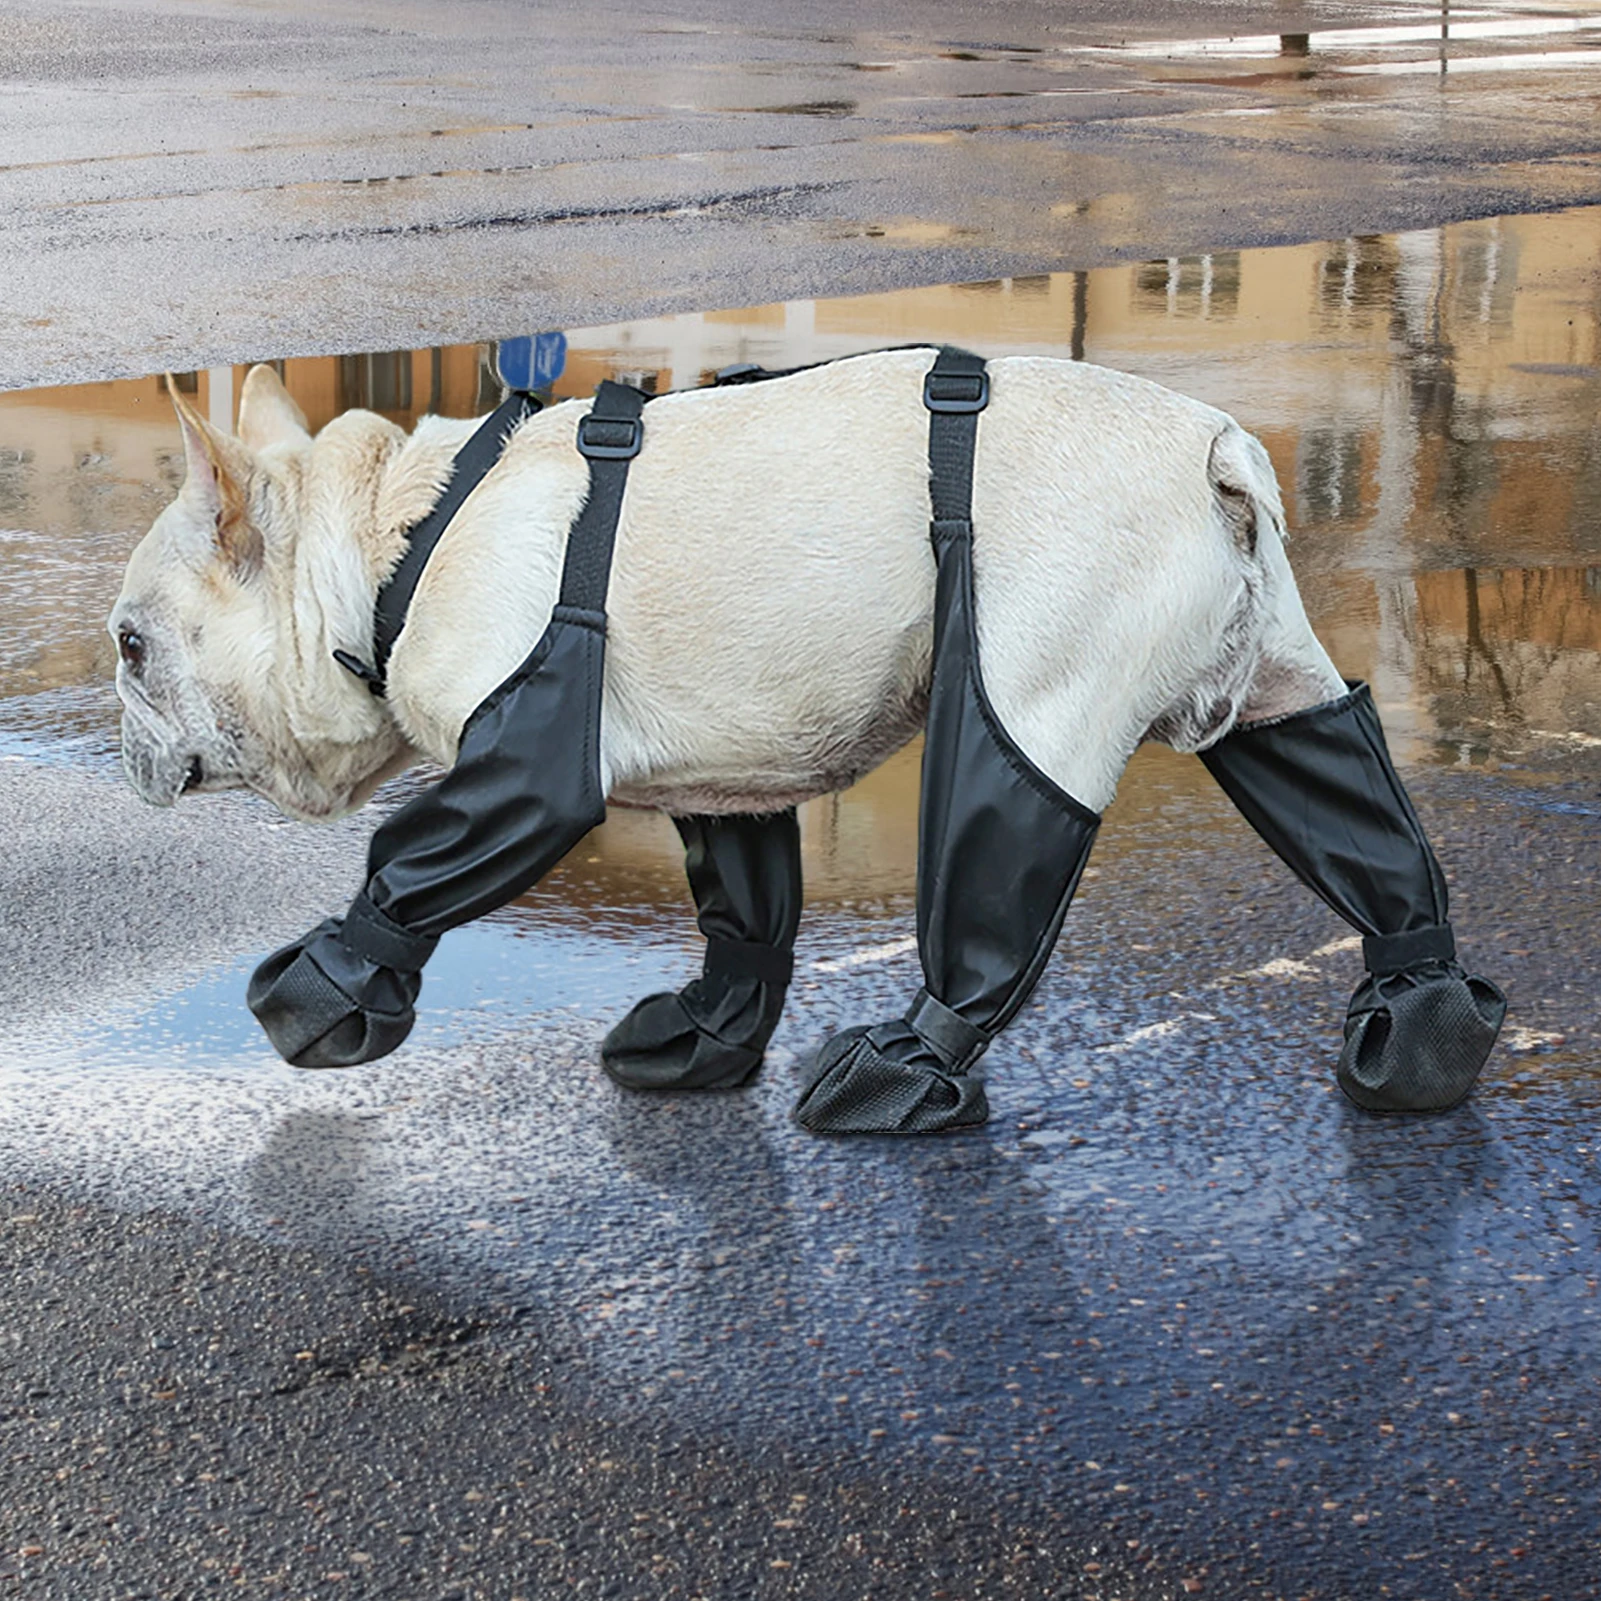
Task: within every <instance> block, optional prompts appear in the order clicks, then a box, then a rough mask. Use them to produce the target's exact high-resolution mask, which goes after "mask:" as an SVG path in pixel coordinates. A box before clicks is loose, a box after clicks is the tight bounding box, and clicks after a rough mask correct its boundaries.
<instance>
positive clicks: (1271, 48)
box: [1089, 7, 1601, 73]
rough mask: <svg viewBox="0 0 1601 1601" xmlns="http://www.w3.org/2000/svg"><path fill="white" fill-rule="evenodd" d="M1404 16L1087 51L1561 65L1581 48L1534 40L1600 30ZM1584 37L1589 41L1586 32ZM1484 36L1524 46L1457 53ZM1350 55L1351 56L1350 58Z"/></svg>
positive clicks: (1600, 61) (1415, 64) (1320, 66)
mask: <svg viewBox="0 0 1601 1601" xmlns="http://www.w3.org/2000/svg"><path fill="white" fill-rule="evenodd" d="M1418 16H1419V20H1418V21H1416V22H1412V23H1402V24H1391V25H1388V26H1377V27H1361V28H1322V29H1319V30H1317V31H1315V32H1309V33H1263V34H1244V35H1234V36H1229V37H1222V38H1210V39H1158V40H1144V41H1139V42H1137V43H1133V44H1120V45H1107V46H1102V47H1100V48H1098V49H1096V50H1094V51H1091V52H1089V53H1090V54H1095V55H1102V56H1107V57H1110V58H1113V59H1121V60H1134V61H1186V60H1218V61H1250V62H1256V61H1261V60H1266V59H1272V58H1278V59H1280V60H1281V61H1283V62H1284V63H1286V64H1287V65H1290V66H1292V67H1295V68H1297V69H1300V68H1303V67H1305V65H1306V64H1307V63H1309V62H1312V63H1315V70H1320V71H1322V70H1330V69H1332V70H1334V71H1338V72H1345V73H1373V72H1381V73H1383V72H1396V73H1404V72H1411V71H1436V72H1437V71H1439V70H1440V63H1441V61H1442V60H1448V61H1449V65H1450V68H1451V70H1453V71H1454V70H1457V69H1458V68H1462V69H1466V70H1472V68H1473V66H1474V64H1475V63H1479V64H1481V65H1480V70H1484V67H1483V65H1482V64H1484V63H1487V62H1491V61H1493V62H1495V63H1496V64H1497V65H1498V66H1515V65H1522V66H1526V67H1540V68H1543V67H1546V66H1550V65H1553V64H1566V62H1565V61H1564V60H1563V58H1564V56H1567V55H1572V56H1576V57H1581V58H1582V57H1583V56H1584V52H1582V51H1581V52H1561V51H1551V50H1543V49H1541V48H1539V44H1540V42H1541V41H1546V40H1552V39H1559V38H1560V39H1572V38H1578V37H1583V36H1585V35H1591V36H1601V20H1597V19H1596V18H1595V17H1591V16H1583V17H1549V16H1529V15H1514V16H1506V15H1499V16H1497V15H1491V14H1488V13H1486V12H1485V11H1482V10H1475V11H1466V12H1463V11H1458V12H1457V13H1455V14H1452V13H1451V11H1450V9H1449V8H1448V7H1446V8H1442V9H1440V10H1434V11H1432V12H1421V13H1419V14H1418ZM1591 42H1594V40H1593V39H1592V41H1591ZM1484 43H1493V44H1497V45H1500V44H1514V45H1517V44H1524V43H1527V44H1529V45H1530V46H1531V48H1530V49H1529V50H1528V51H1527V52H1526V53H1520V54H1517V55H1502V56H1496V57H1488V56H1474V55H1471V54H1463V53H1462V52H1463V47H1464V46H1467V47H1472V46H1476V45H1481V44H1484ZM1423 50H1430V51H1432V52H1434V57H1433V59H1432V60H1430V61H1427V62H1424V61H1413V60H1400V61H1397V60H1389V61H1385V60H1379V61H1373V60H1368V59H1365V58H1369V57H1375V56H1378V57H1383V56H1394V55H1398V54H1399V55H1406V56H1408V57H1416V56H1418V55H1419V54H1420V53H1421V52H1422V51H1423ZM1353 58H1355V59H1353ZM1584 64H1587V65H1591V66H1595V65H1601V58H1597V57H1595V56H1590V57H1589V58H1588V60H1587V61H1586V62H1585V63H1584Z"/></svg>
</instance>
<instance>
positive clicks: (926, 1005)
mask: <svg viewBox="0 0 1601 1601" xmlns="http://www.w3.org/2000/svg"><path fill="white" fill-rule="evenodd" d="M906 1024H907V1027H908V1028H910V1029H911V1031H912V1032H913V1033H914V1034H915V1035H916V1036H917V1037H918V1038H919V1039H920V1040H921V1041H922V1042H923V1043H924V1044H925V1045H926V1046H927V1047H928V1048H929V1049H930V1050H931V1051H932V1052H933V1053H934V1054H935V1055H936V1056H937V1057H938V1058H939V1059H940V1060H941V1061H942V1062H943V1063H944V1064H945V1065H946V1067H947V1068H949V1069H950V1071H951V1072H953V1073H959V1072H961V1070H962V1068H963V1067H965V1066H966V1064H967V1063H968V1062H969V1061H970V1060H971V1059H972V1058H973V1057H975V1056H976V1055H978V1053H979V1052H980V1051H982V1050H983V1049H984V1047H985V1046H986V1045H988V1044H989V1035H988V1034H986V1033H985V1032H984V1030H983V1029H981V1028H978V1027H976V1026H975V1025H974V1024H972V1023H969V1022H968V1021H967V1019H966V1018H965V1017H963V1016H961V1015H960V1013H957V1012H953V1011H952V1010H951V1009H950V1007H948V1006H947V1005H945V1003H944V1002H943V1001H936V1000H935V999H934V997H933V996H932V995H930V994H929V993H928V991H927V990H926V989H920V990H919V991H918V992H917V994H916V995H915V996H914V997H913V998H912V1004H911V1005H910V1006H909V1007H908V1008H907V1010H906Z"/></svg>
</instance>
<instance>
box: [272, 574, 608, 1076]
mask: <svg viewBox="0 0 1601 1601" xmlns="http://www.w3.org/2000/svg"><path fill="white" fill-rule="evenodd" d="M604 638H605V618H604V616H602V615H601V614H600V613H598V612H590V611H583V610H579V609H575V608H570V607H566V606H558V607H557V608H556V612H555V615H554V617H553V618H552V620H551V624H550V626H549V628H547V629H546V631H545V634H544V636H543V637H542V638H541V640H540V642H539V644H538V646H536V647H535V650H534V652H533V654H532V655H531V656H530V657H529V658H528V660H527V661H526V662H524V664H523V665H522V667H520V668H519V669H518V670H517V672H516V673H514V674H513V675H512V676H511V677H510V678H509V679H507V680H506V682H505V683H504V684H502V685H501V686H500V687H499V688H498V689H497V690H496V691H495V692H494V693H493V694H492V695H491V696H490V697H489V698H488V699H487V700H486V701H485V702H484V703H483V704H482V705H481V706H480V707H479V708H478V710H477V711H476V712H474V713H473V716H472V718H471V719H470V720H469V721H468V724H467V727H466V729H465V730H464V731H463V734H462V739H461V746H460V751H459V754H458V756H457V759H456V765H455V766H454V767H453V768H452V769H451V770H450V771H449V772H448V773H447V774H446V775H445V776H444V777H443V778H442V779H441V780H440V781H439V782H438V783H437V784H436V785H434V787H433V788H432V789H430V790H429V791H427V792H426V793H425V794H423V795H420V796H419V797H418V798H417V799H416V800H414V801H412V802H411V803H410V804H409V805H407V806H404V807H402V808H401V809H400V810H399V811H398V812H396V813H395V814H394V815H393V816H392V817H390V818H389V819H388V820H387V821H386V822H385V823H384V824H383V825H382V827H380V828H379V829H378V831H377V832H376V833H375V834H374V835H373V839H372V844H371V846H370V848H369V850H368V855H367V883H366V886H365V888H364V889H363V890H362V892H361V894H359V895H358V896H357V897H356V899H355V901H354V902H353V903H352V905H351V907H350V910H349V912H348V913H347V914H346V915H345V916H344V917H343V918H342V919H340V918H331V919H329V920H328V921H327V922H324V923H322V924H320V925H319V926H318V927H316V928H314V929H313V930H312V931H311V932H310V933H309V934H307V935H306V936H305V937H304V938H302V939H300V940H297V941H296V942H295V943H294V944H293V945H288V946H285V947H284V948H283V949H282V950H280V951H278V952H276V953H275V954H274V955H272V956H270V957H268V959H267V960H266V961H265V962H263V963H262V965H261V966H260V967H259V968H258V969H257V970H256V973H255V976H254V977H253V978H252V979H251V981H250V990H249V996H248V1000H249V1004H250V1009H251V1010H252V1011H253V1012H254V1013H255V1014H256V1017H257V1019H258V1020H259V1021H260V1023H261V1025H262V1027H263V1028H264V1029H265V1030H266V1031H267V1036H268V1038H269V1039H271V1041H272V1043H273V1045H274V1046H275V1047H276V1048H277V1050H278V1052H279V1054H280V1055H281V1056H282V1057H283V1058H284V1059H285V1060H286V1061H288V1062H290V1063H291V1064H293V1065H294V1066H296V1067H353V1066H355V1065H356V1064H357V1063H359V1062H370V1061H374V1060H375V1059H377V1058H378V1057H380V1056H386V1055H387V1054H388V1053H389V1052H390V1051H392V1050H394V1049H395V1047H396V1046H397V1045H399V1044H400V1043H401V1041H402V1040H404V1039H405V1037H406V1035H407V1034H408V1033H410V1031H411V1027H412V1023H413V1022H414V1021H415V1011H414V1007H415V1004H416V1000H417V995H418V992H419V990H420V989H421V986H422V976H421V975H422V969H423V966H424V964H425V963H426V962H427V960H428V958H429V956H430V955H432V953H433V949H434V946H435V945H436V944H437V943H438V941H439V936H440V935H441V934H443V933H444V932H445V931H446V930H447V929H450V928H454V927H456V926H457V925H458V924H460V923H465V922H469V921H470V920H471V919H473V918H475V917H480V916H482V915H483V914H484V913H485V912H488V911H491V910H493V909H494V908H495V907H497V906H502V905H504V904H505V903H506V902H507V901H509V900H511V899H512V898H513V897H514V896H516V895H520V894H521V893H522V892H523V891H524V890H525V889H527V888H528V887H529V886H530V885H531V884H533V883H535V882H537V880H539V879H540V878H541V877H543V876H544V874H546V873H547V872H549V871H550V869H551V868H552V867H554V866H555V864H556V863H557V862H559V861H560V860H561V858H562V857H563V856H565V855H566V854H567V852H568V851H569V850H571V849H572V847H573V846H574V845H576V844H577V843H578V841H579V840H580V839H582V838H583V837H584V835H585V834H587V833H588V832H589V830H590V829H591V828H593V827H595V825H596V824H597V823H599V822H601V821H602V820H603V819H604V817H605V815H606V797H605V790H604V788H603V785H602V782H601V777H600V695H601V673H602V665H603V657H604Z"/></svg>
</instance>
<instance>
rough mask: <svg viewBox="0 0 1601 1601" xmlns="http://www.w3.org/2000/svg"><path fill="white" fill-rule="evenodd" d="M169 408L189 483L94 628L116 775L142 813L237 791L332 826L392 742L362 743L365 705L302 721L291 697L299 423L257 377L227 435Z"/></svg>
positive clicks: (363, 789) (378, 773)
mask: <svg viewBox="0 0 1601 1601" xmlns="http://www.w3.org/2000/svg"><path fill="white" fill-rule="evenodd" d="M173 402H174V404H175V406H176V407H177V410H178V418H179V421H180V423H181V424H182V427H183V436H184V454H185V463H186V466H187V469H188V471H187V476H186V477H185V479H184V484H183V488H182V490H181V491H180V492H179V495H178V498H177V499H176V500H175V501H174V502H173V503H172V505H170V506H169V507H168V508H167V509H166V511H164V512H163V513H162V514H161V516H160V517H158V518H157V519H156V522H155V524H154V526H153V527H152V528H151V530H150V532H149V533H148V534H147V535H146V536H145V537H144V539H143V540H141V541H140V543H139V546H138V548H137V549H136V550H135V551H134V553H133V556H132V558H131V559H130V561H129V563H128V571H127V575H126V577H125V579H124V582H123V590H122V595H121V597H120V598H119V599H118V601H117V604H116V607H115V608H114V609H113V611H112V613H111V617H110V621H109V624H108V626H109V628H110V631H111V635H112V638H113V639H115V640H116V642H117V654H118V664H117V694H118V695H119V697H120V698H121V700H122V705H123V719H122V760H123V767H124V769H125V770H126V772H127V775H128V779H129V781H130V782H131V783H132V785H133V787H134V788H135V789H136V790H137V791H138V792H139V794H140V795H141V796H142V797H143V798H144V799H145V800H147V801H149V802H151V803H152V804H153V805H156V806H170V805H172V803H173V802H174V801H175V800H176V799H177V798H178V797H179V796H180V795H184V794H188V793H190V792H192V791H197V790H201V791H204V790H222V789H239V788H247V789H251V790H254V791H256V793H258V794H260V795H263V796H265V797H266V798H267V799H268V800H270V801H272V802H273V804H274V805H275V806H277V807H278V808H279V810H280V811H282V812H284V813H285V814H287V815H288V816H291V817H297V818H305V819H311V820H321V819H326V818H329V817H333V816H337V815H339V814H340V813H343V812H346V811H349V810H350V809H351V808H352V807H354V806H358V805H360V804H361V803H362V802H363V801H365V800H366V798H367V796H368V795H369V794H370V793H371V791H372V789H373V788H374V787H375V785H376V783H377V780H378V778H381V777H383V776H385V774H386V772H387V771H389V770H392V769H393V766H394V757H395V749H394V746H395V744H396V739H395V737H394V736H393V734H389V735H387V736H381V737H379V738H377V739H376V740H375V739H374V737H373V717H374V714H373V712H372V711H371V709H370V706H369V705H367V704H364V703H366V702H370V697H367V696H365V695H364V694H362V695H350V696H349V697H348V698H347V699H346V700H345V701H344V702H343V703H341V702H340V698H339V695H338V694H337V692H336V693H335V695H334V696H333V697H332V698H331V699H332V702H333V704H331V705H330V704H329V701H330V697H328V696H323V697H321V698H320V700H318V702H317V704H316V706H315V709H314V710H313V711H312V712H311V713H309V714H308V713H307V711H306V710H305V708H304V707H303V706H299V703H298V702H297V701H296V699H295V695H296V684H297V682H298V677H297V668H296V652H295V641H294V637H293V636H294V632H295V627H294V615H293V614H294V608H295V598H294V595H293V593H292V584H293V581H294V569H295V522H296V517H297V514H298V503H297V502H298V492H297V486H298V485H299V484H300V483H301V480H302V475H303V471H304V462H305V459H306V453H307V452H308V451H309V449H310V447H311V437H310V435H309V434H308V433H307V432H306V429H305V419H304V418H303V417H302V416H301V415H300V411H299V408H298V407H297V406H296V405H295V403H294V402H293V401H292V400H291V399H290V398H289V395H288V393H287V392H286V391H285V390H284V389H283V386H282V385H281V384H280V383H279V382H278V379H277V377H276V375H274V374H273V372H272V370H271V369H270V368H266V367H258V368H256V369H255V370H254V371H252V373H251V374H250V376H249V378H248V379H247V380H246V382H245V387H244V392H243V395H242V397H241V405H240V416H239V434H240V437H239V438H237V439H236V438H234V437H233V436H231V435H228V434H224V433H221V432H219V431H217V430H216V429H214V428H212V427H210V426H209V425H208V424H207V423H205V422H204V421H203V420H202V419H201V418H200V417H199V416H198V415H197V414H196V413H195V412H194V411H193V410H192V409H191V408H190V407H189V406H188V405H187V404H186V403H185V402H184V401H183V399H182V397H181V396H179V395H178V394H177V393H176V392H174V393H173ZM369 604H370V603H369ZM352 702H354V703H355V710H354V711H352V710H350V709H349V708H350V705H351V703H352ZM341 704H342V705H343V707H344V712H343V716H341ZM297 707H298V710H297ZM353 721H354V722H355V724H356V725H357V726H355V727H352V726H351V724H352V722H353Z"/></svg>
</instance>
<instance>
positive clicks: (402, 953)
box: [339, 893, 439, 973]
mask: <svg viewBox="0 0 1601 1601" xmlns="http://www.w3.org/2000/svg"><path fill="white" fill-rule="evenodd" d="M339 937H340V939H341V940H343V941H344V943H345V944H346V945H348V946H349V947H350V948H351V950H353V951H354V952H355V953H356V954H357V955H358V956H365V957H366V958H367V960H368V961H369V962H377V963H378V965H379V966H380V967H390V968H393V969H394V970H395V971H396V972H397V973H420V972H422V970H423V968H424V967H425V966H426V965H427V962H428V958H429V957H430V956H432V955H433V954H434V948H435V947H436V946H437V945H438V944H439V937H438V935H436V934H413V933H412V932H411V931H410V930H409V929H405V928H402V927H401V926H400V924H399V923H397V922H396V921H395V920H394V918H392V917H388V916H386V915H385V914H384V913H383V912H380V911H379V910H378V908H377V907H376V906H374V905H373V903H372V902H371V901H370V900H368V899H367V896H366V894H365V893H363V894H361V895H358V896H357V897H356V898H355V900H354V901H352V902H351V905H350V910H349V911H348V912H346V913H345V921H344V926H343V928H341V929H340V931H339Z"/></svg>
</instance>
